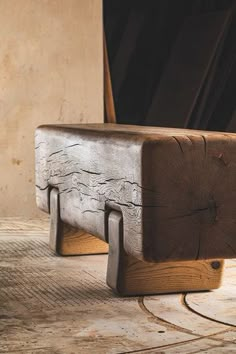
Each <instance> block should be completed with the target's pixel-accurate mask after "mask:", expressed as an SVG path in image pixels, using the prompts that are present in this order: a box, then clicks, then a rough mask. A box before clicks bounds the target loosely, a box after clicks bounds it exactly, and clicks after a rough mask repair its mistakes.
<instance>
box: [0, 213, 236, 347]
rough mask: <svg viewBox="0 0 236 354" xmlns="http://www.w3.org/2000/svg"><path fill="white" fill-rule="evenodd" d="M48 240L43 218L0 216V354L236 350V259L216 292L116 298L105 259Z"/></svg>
mask: <svg viewBox="0 0 236 354" xmlns="http://www.w3.org/2000/svg"><path fill="white" fill-rule="evenodd" d="M47 243H48V222H47V220H38V221H33V220H23V219H16V218H15V219H10V218H9V219H0V353H24V354H30V353H32V354H45V353H49V354H53V353H55V354H69V353H70V354H72V353H73V354H77V353H83V354H87V353H88V354H93V353H94V354H100V353H101V354H106V353H111V354H113V353H157V354H178V353H181V354H187V353H188V354H190V353H210V354H218V353H225V354H229V353H236V261H235V260H232V261H228V262H226V266H227V268H226V270H225V276H224V284H223V287H222V288H221V289H219V290H216V291H213V292H202V293H191V294H179V295H161V296H147V297H146V296H145V297H140V298H119V297H117V296H115V295H113V293H112V292H111V291H110V290H109V289H108V287H107V286H106V283H105V273H106V261H107V256H106V255H102V256H82V257H64V258H61V257H57V256H55V255H53V254H52V252H51V251H50V250H49V248H48V246H47Z"/></svg>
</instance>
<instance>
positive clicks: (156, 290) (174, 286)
mask: <svg viewBox="0 0 236 354" xmlns="http://www.w3.org/2000/svg"><path fill="white" fill-rule="evenodd" d="M108 234H109V257H108V267H107V283H108V285H109V286H110V287H111V288H112V289H113V290H114V291H115V292H117V293H118V294H120V295H124V296H127V295H128V296H130V295H133V296H134V295H150V294H163V293H180V292H187V291H201V290H210V289H217V288H219V287H220V285H221V278H222V274H223V266H224V261H214V262H212V261H188V262H164V263H150V262H143V261H140V260H138V259H137V258H134V257H133V256H130V255H127V253H126V252H125V250H124V247H123V220H122V214H121V213H120V212H118V211H112V212H111V213H110V214H109V216H108Z"/></svg>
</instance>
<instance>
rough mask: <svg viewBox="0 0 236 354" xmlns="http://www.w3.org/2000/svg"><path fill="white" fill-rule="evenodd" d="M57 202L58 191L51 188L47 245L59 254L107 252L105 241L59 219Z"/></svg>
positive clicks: (58, 201)
mask: <svg viewBox="0 0 236 354" xmlns="http://www.w3.org/2000/svg"><path fill="white" fill-rule="evenodd" d="M59 203H60V200H59V192H58V190H57V189H55V188H53V189H52V190H51V192H50V214H51V218H50V238H49V245H50V247H51V249H52V250H53V251H54V252H56V253H58V254H59V255H61V256H72V255H86V254H101V253H107V252H108V245H107V243H105V242H104V241H101V240H99V238H97V237H95V236H92V235H90V234H88V233H87V232H85V231H83V230H77V229H75V228H73V227H71V226H69V225H67V224H65V223H63V222H62V221H61V219H60V207H59Z"/></svg>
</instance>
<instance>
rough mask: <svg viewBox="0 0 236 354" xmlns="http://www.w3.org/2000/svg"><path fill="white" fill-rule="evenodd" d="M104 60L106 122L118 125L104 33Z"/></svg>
mask: <svg viewBox="0 0 236 354" xmlns="http://www.w3.org/2000/svg"><path fill="white" fill-rule="evenodd" d="M103 58H104V102H105V109H106V122H107V123H116V112H115V105H114V100H113V89H112V82H111V74H110V67H109V57H108V52H107V43H106V36H105V32H103Z"/></svg>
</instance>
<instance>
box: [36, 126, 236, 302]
mask: <svg viewBox="0 0 236 354" xmlns="http://www.w3.org/2000/svg"><path fill="white" fill-rule="evenodd" d="M35 149H36V198H37V205H38V207H39V208H40V209H42V210H44V211H45V212H47V213H50V214H51V231H50V246H51V248H52V249H53V250H54V251H55V252H57V253H58V254H60V255H82V254H94V253H106V252H107V251H108V245H109V256H108V268H107V283H108V285H109V286H110V287H111V288H112V289H113V290H115V291H116V292H118V293H119V294H121V295H144V294H156V293H168V292H179V291H196V290H208V289H214V288H217V287H219V286H220V281H221V276H222V268H223V259H224V258H233V257H235V256H236V252H235V250H236V134H229V133H227V134H226V133H216V132H205V131H204V132H203V131H194V130H184V129H171V128H155V127H140V126H127V125H115V124H97V125H93V124H91V125H47V126H41V127H39V128H38V129H37V131H36V147H35ZM107 244H108V245H107ZM91 261H92V260H91Z"/></svg>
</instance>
